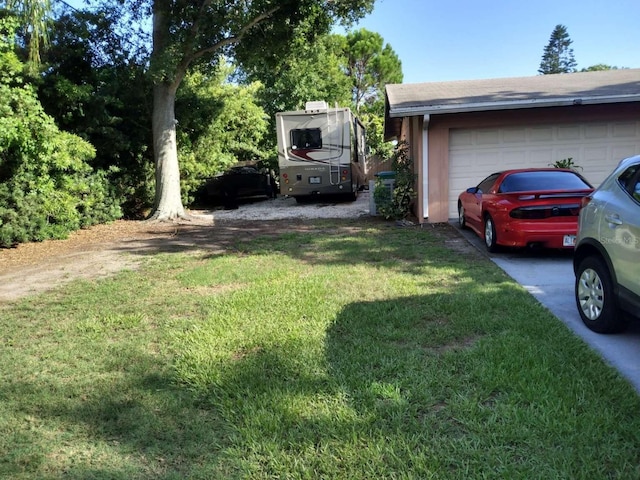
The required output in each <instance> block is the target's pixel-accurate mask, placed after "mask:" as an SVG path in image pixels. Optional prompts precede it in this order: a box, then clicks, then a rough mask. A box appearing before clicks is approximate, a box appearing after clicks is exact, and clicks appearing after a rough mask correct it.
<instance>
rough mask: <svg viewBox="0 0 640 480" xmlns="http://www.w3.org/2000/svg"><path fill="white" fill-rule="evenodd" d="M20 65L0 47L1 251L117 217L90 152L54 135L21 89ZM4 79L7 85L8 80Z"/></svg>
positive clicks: (39, 109)
mask: <svg viewBox="0 0 640 480" xmlns="http://www.w3.org/2000/svg"><path fill="white" fill-rule="evenodd" d="M20 66H21V63H20V62H19V61H17V58H16V55H15V53H14V52H13V51H12V50H11V49H10V48H7V44H6V43H5V44H4V45H0V70H2V71H4V72H5V75H3V77H2V81H1V82H0V246H1V247H7V246H11V245H14V244H16V243H21V242H27V241H33V240H44V239H47V238H64V237H65V236H66V235H67V234H68V233H69V232H71V231H73V230H77V229H79V228H82V227H87V226H89V225H93V224H95V223H99V222H106V221H109V220H112V219H114V218H117V217H119V216H120V215H121V212H120V208H119V206H118V204H117V202H115V201H114V200H113V198H112V192H111V186H110V184H109V182H108V179H107V175H106V173H105V172H97V173H96V172H94V171H93V169H92V168H91V167H90V165H89V163H88V162H89V161H90V160H91V159H92V158H93V156H94V155H95V151H94V149H93V147H92V146H91V145H90V144H89V143H87V142H85V141H84V140H82V139H81V138H79V137H77V136H75V135H72V134H70V133H67V132H61V131H60V130H58V128H57V126H56V125H55V123H54V121H53V119H52V118H51V117H49V116H48V115H46V114H45V113H44V111H43V110H42V107H41V105H40V103H39V102H38V99H37V98H36V95H35V93H34V91H33V89H32V88H31V87H30V86H28V85H22V84H20V82H19V81H18V80H19V78H20V77H19V71H18V70H16V67H20ZM7 80H9V81H7Z"/></svg>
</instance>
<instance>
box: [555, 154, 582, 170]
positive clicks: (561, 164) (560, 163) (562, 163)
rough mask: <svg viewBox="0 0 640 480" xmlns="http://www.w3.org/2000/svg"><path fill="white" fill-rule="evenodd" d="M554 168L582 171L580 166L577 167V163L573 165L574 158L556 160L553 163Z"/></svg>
mask: <svg viewBox="0 0 640 480" xmlns="http://www.w3.org/2000/svg"><path fill="white" fill-rule="evenodd" d="M553 167H554V168H568V169H571V170H576V171H578V170H582V167H581V166H580V165H576V164H575V163H573V157H569V158H563V159H562V160H556V161H555V162H554V163H553Z"/></svg>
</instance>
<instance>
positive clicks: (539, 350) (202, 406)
mask: <svg viewBox="0 0 640 480" xmlns="http://www.w3.org/2000/svg"><path fill="white" fill-rule="evenodd" d="M504 298H510V299H511V300H512V303H513V305H517V307H512V308H511V310H510V312H509V315H508V317H507V316H505V313H504ZM330 320H331V321H330V322H329V323H328V324H327V325H326V327H325V328H326V330H324V333H325V335H324V336H321V337H320V338H318V337H314V336H310V335H306V334H305V332H304V331H303V330H297V329H296V330H292V331H291V332H289V333H288V334H284V335H280V334H278V332H274V335H271V336H268V335H265V336H263V337H255V338H252V339H251V344H248V345H244V346H241V347H239V348H237V349H236V350H234V351H230V352H226V353H227V355H226V356H225V359H224V360H222V361H217V360H214V359H212V356H211V355H212V352H211V351H210V350H207V348H206V345H205V348H203V349H202V350H200V351H191V352H187V351H178V354H179V355H182V360H186V364H187V365H189V366H188V368H186V369H185V368H184V365H182V368H181V369H179V370H177V369H175V367H176V365H167V364H158V358H157V357H154V356H149V355H147V354H145V353H143V352H140V351H135V350H134V351H131V350H130V349H127V348H126V347H125V346H122V347H119V348H113V357H114V359H113V361H112V363H109V362H108V361H107V362H105V363H106V364H105V365H102V371H98V372H93V375H94V376H95V380H92V379H90V378H87V377H85V376H81V377H80V380H79V381H78V382H88V381H92V382H93V384H92V386H91V388H90V389H88V391H89V392H90V393H88V394H85V393H84V392H83V389H82V386H81V385H80V384H79V383H77V384H72V383H71V382H68V381H65V380H64V379H61V380H60V383H59V385H58V386H56V387H55V388H52V391H51V392H50V393H49V394H48V395H51V396H52V399H51V400H50V401H48V402H45V401H44V400H42V404H39V405H36V404H34V403H31V404H30V403H29V401H27V402H25V407H23V408H24V412H25V414H26V415H28V416H29V417H30V418H32V419H33V420H32V421H33V422H34V423H41V422H44V423H47V424H48V425H49V428H50V429H51V430H52V431H55V430H56V429H60V430H63V431H65V430H66V431H65V432H64V433H63V434H60V433H59V432H57V434H58V435H59V436H60V438H62V439H64V442H63V443H62V444H61V445H55V446H52V445H51V444H50V443H46V442H47V439H46V438H45V437H46V436H44V437H41V436H38V435H37V431H38V430H37V429H36V430H34V431H32V432H28V431H27V432H26V433H25V432H23V433H21V434H16V438H15V439H13V440H16V441H17V442H18V443H21V445H22V447H23V450H22V452H23V453H22V456H21V457H20V458H16V457H14V458H11V457H9V458H7V457H5V463H4V466H0V473H3V474H4V473H6V474H8V475H11V476H15V477H18V476H19V475H17V474H18V473H24V472H25V471H27V472H37V473H38V474H39V475H40V474H42V473H43V472H51V475H49V476H47V475H46V474H44V475H40V476H39V478H59V476H61V475H62V474H64V477H65V478H71V479H87V478H95V479H107V478H108V479H135V478H140V479H142V478H144V479H147V478H149V479H151V478H154V479H174V478H175V479H177V478H190V479H196V478H202V479H205V478H346V477H349V478H391V477H396V476H403V473H402V472H404V474H406V475H407V476H413V477H414V478H427V477H428V476H429V475H431V476H434V472H435V476H436V477H440V478H446V477H447V476H449V475H452V476H453V477H454V478H456V476H457V477H460V476H463V472H464V471H465V470H464V469H466V468H470V467H471V468H472V470H471V471H473V472H475V473H476V474H480V473H482V472H485V473H487V474H490V473H491V472H493V471H495V470H492V469H494V468H502V469H503V471H506V472H507V475H509V474H513V475H512V476H508V478H532V477H535V476H536V475H535V474H536V473H537V472H536V470H535V468H536V464H537V463H540V462H547V464H550V463H551V464H553V463H554V462H557V463H556V466H557V468H558V470H557V471H554V470H552V471H551V473H556V474H558V475H557V476H556V477H553V476H550V477H549V476H547V477H546V478H569V476H570V475H569V474H570V472H569V471H563V468H564V467H562V451H563V450H562V449H558V450H557V451H558V452H559V453H554V452H556V449H557V447H558V440H557V439H556V438H552V439H551V440H550V441H548V443H546V442H547V440H545V438H546V437H545V436H546V435H547V434H548V432H547V430H546V428H547V426H546V423H545V422H547V420H548V419H546V418H545V417H544V413H545V410H544V409H542V410H541V408H540V405H541V404H544V403H545V402H552V403H553V402H555V403H554V409H553V411H554V414H557V415H558V416H559V417H560V418H562V416H563V415H571V411H572V410H571V409H573V408H575V405H574V404H573V403H571V402H569V401H564V400H556V399H557V398H560V397H561V396H562V395H563V394H562V391H564V390H566V391H567V392H568V393H569V395H568V396H567V398H569V399H571V398H575V397H574V395H575V396H577V395H585V392H584V390H579V389H578V390H577V391H573V389H575V385H576V384H575V382H574V383H573V384H572V382H573V381H574V380H575V372H576V368H577V366H578V365H581V364H584V362H585V352H584V351H579V349H578V348H577V345H578V342H577V341H574V340H572V337H571V336H570V335H568V334H567V332H566V331H565V330H564V328H563V326H562V325H561V324H560V323H559V322H557V321H555V320H553V319H552V318H551V317H550V316H549V315H547V313H546V312H545V311H544V309H543V308H542V307H540V306H539V305H537V304H536V303H535V301H534V300H533V299H531V298H530V297H529V296H528V295H526V294H525V293H524V292H523V291H522V290H521V289H519V288H518V287H516V286H515V285H513V284H511V283H508V282H505V283H501V284H497V285H494V286H493V287H492V288H489V289H486V288H484V286H483V285H482V284H479V285H466V286H465V287H464V288H461V289H460V290H459V291H451V292H449V293H442V294H429V295H418V296H409V297H403V298H397V299H393V300H384V301H369V302H356V303H351V304H348V305H346V306H345V307H344V308H342V309H341V310H340V311H339V312H338V314H337V316H336V317H335V319H330ZM190 334H192V335H197V334H198V332H197V331H194V332H192V333H190ZM492 342H497V344H498V347H496V348H495V349H493V350H492V349H489V350H487V345H489V344H490V343H492ZM178 346H179V345H178ZM84 348H88V347H84ZM574 349H575V351H574V352H573V354H571V355H557V354H556V352H558V351H565V352H567V351H568V352H571V351H572V350H574ZM567 359H568V361H567ZM586 360H587V361H588V360H590V361H592V362H593V359H592V358H590V357H589V356H588V355H586ZM537 362H542V363H543V364H544V368H543V369H541V370H538V369H536V368H535V367H533V368H532V367H531V365H532V364H534V365H535V364H536V363H537ZM597 369H598V368H597V366H596V370H597ZM97 370H98V369H97ZM196 374H198V375H199V376H200V378H203V379H205V380H203V381H200V382H196V383H193V382H192V381H191V380H190V379H189V378H187V377H189V376H190V375H193V376H195V375H196ZM186 385H189V387H187V386H186ZM536 389H538V390H536ZM514 392H515V394H514ZM601 393H604V392H601ZM4 395H6V396H11V395H13V396H15V395H24V396H25V400H29V397H31V396H38V395H43V393H42V385H38V384H36V383H29V382H27V381H25V380H22V381H19V382H17V383H16V384H14V388H13V389H12V391H11V392H3V396H4ZM587 395H588V394H587ZM514 398H515V400H514ZM30 401H31V402H33V400H30ZM513 404H515V406H513ZM45 405H47V406H45ZM594 413H598V412H594V411H587V412H584V411H581V415H584V417H585V420H584V422H585V423H587V422H589V421H593V417H594ZM522 419H526V420H524V421H523V420H522ZM572 428H575V429H576V432H575V434H572V436H570V437H568V438H567V440H566V441H567V442H569V443H567V445H569V444H570V442H575V441H576V436H580V434H581V432H580V429H579V425H578V426H577V427H576V426H575V425H572ZM486 429H488V430H487V431H490V432H491V434H490V435H487V436H485V435H484V434H483V432H485V430H486ZM583 436H584V437H585V438H591V437H588V436H587V435H583ZM589 442H591V440H589ZM597 444H598V442H593V445H597ZM27 445H30V447H28V448H27ZM514 445H517V446H518V448H513V446H514ZM572 448H582V449H583V450H584V446H583V445H578V446H575V445H572ZM25 451H30V452H33V454H32V455H31V456H29V454H28V453H24V452H25ZM74 452H75V453H74ZM582 453H585V454H588V455H591V456H593V455H596V454H597V452H596V451H595V450H589V449H588V448H587V449H586V450H584V451H583V452H582ZM527 455H529V456H530V458H531V463H527V462H523V461H522V458H527ZM554 455H555V456H554ZM59 458H64V459H66V460H65V461H63V463H59V464H56V463H55V462H56V461H57V459H59ZM69 459H74V460H73V461H72V462H70V463H69ZM52 463H53V465H52ZM569 468H571V467H569ZM527 475H529V477H527ZM22 477H23V478H28V475H23V476H22Z"/></svg>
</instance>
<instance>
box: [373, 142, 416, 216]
mask: <svg viewBox="0 0 640 480" xmlns="http://www.w3.org/2000/svg"><path fill="white" fill-rule="evenodd" d="M392 168H393V171H394V173H395V182H394V186H393V191H392V192H391V191H390V190H389V188H387V187H386V186H385V185H384V183H383V179H382V178H380V177H378V178H377V179H376V183H375V190H374V191H373V198H374V200H375V202H376V209H377V211H378V212H379V213H380V215H382V216H383V217H384V218H386V219H387V220H390V219H394V220H402V219H405V218H407V217H408V216H409V215H410V214H411V206H412V203H413V199H414V198H415V197H416V192H415V189H414V186H415V182H416V175H415V174H414V173H413V160H412V159H411V157H410V156H409V146H408V144H407V143H406V142H399V143H398V145H397V146H396V150H395V152H394V154H393V162H392Z"/></svg>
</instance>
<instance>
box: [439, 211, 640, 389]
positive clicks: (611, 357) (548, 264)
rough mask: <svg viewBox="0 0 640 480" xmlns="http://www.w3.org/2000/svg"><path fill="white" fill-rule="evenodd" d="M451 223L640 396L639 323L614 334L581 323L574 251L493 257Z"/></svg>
mask: <svg viewBox="0 0 640 480" xmlns="http://www.w3.org/2000/svg"><path fill="white" fill-rule="evenodd" d="M451 224H452V225H454V226H455V227H456V228H457V229H458V231H460V233H461V235H462V236H463V237H464V238H466V239H467V240H468V241H469V242H470V243H471V244H472V245H474V246H475V247H477V248H478V250H480V251H481V252H483V253H485V254H486V255H487V256H488V257H489V258H490V259H491V260H492V261H493V262H494V263H495V264H496V265H498V266H499V267H500V268H502V269H503V270H504V271H505V272H506V273H507V275H509V276H510V277H511V278H513V279H514V280H515V281H516V282H518V283H519V284H521V285H522V286H523V287H524V288H525V289H526V290H527V291H528V292H529V293H531V294H532V295H533V296H534V297H536V298H537V299H538V301H539V302H540V303H542V304H543V305H544V306H545V307H547V308H548V309H549V310H550V311H551V312H552V313H553V314H554V315H555V316H556V317H558V318H559V319H560V320H562V321H563V322H564V323H565V324H566V325H567V327H569V328H570V329H571V330H572V331H573V332H574V333H575V334H576V335H578V336H579V337H580V338H582V339H583V340H584V341H585V342H586V343H587V344H589V345H590V346H591V347H592V348H593V349H594V350H596V351H597V352H599V353H600V354H601V355H602V357H603V358H604V359H605V360H606V361H607V362H608V363H609V364H610V365H612V366H613V367H614V368H616V369H617V370H618V371H619V372H620V373H621V374H622V375H623V376H624V377H625V378H627V379H628V380H629V382H630V383H631V384H632V385H633V386H634V387H635V389H636V391H637V392H638V393H639V394H640V322H632V323H631V325H630V327H629V329H628V330H626V331H625V332H623V333H619V334H613V335H611V334H610V335H603V334H599V333H595V332H592V331H591V330H589V329H588V328H587V327H586V326H585V325H584V324H583V323H582V320H581V319H580V315H579V314H578V310H577V308H576V304H575V300H574V294H573V288H574V281H575V277H574V274H573V266H572V263H571V261H572V252H554V251H548V250H546V251H545V250H540V251H509V250H507V251H505V252H501V253H497V254H490V253H488V252H487V251H486V249H485V247H484V243H483V242H482V240H481V239H480V238H479V237H478V236H477V235H476V234H475V233H473V232H472V231H471V230H460V228H459V227H458V222H457V220H455V221H453V220H452V221H451Z"/></svg>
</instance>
